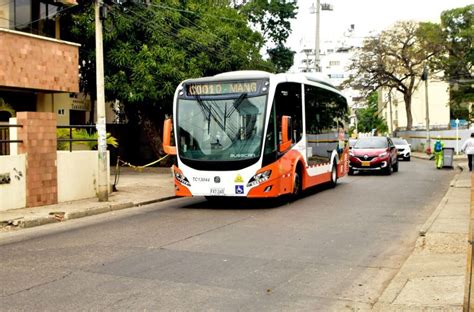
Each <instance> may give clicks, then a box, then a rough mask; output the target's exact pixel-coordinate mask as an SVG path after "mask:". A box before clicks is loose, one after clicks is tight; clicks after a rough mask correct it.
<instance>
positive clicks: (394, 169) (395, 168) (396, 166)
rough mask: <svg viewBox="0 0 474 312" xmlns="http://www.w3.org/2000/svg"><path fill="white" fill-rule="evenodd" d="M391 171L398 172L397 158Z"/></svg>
mask: <svg viewBox="0 0 474 312" xmlns="http://www.w3.org/2000/svg"><path fill="white" fill-rule="evenodd" d="M393 172H398V160H397V162H396V163H395V164H394V165H393Z"/></svg>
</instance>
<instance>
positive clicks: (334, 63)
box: [329, 61, 341, 66]
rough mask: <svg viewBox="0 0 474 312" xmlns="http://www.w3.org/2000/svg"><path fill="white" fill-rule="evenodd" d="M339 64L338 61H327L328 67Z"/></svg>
mask: <svg viewBox="0 0 474 312" xmlns="http://www.w3.org/2000/svg"><path fill="white" fill-rule="evenodd" d="M340 64H341V62H340V61H329V66H339V65H340Z"/></svg>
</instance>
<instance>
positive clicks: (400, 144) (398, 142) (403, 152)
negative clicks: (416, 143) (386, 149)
mask: <svg viewBox="0 0 474 312" xmlns="http://www.w3.org/2000/svg"><path fill="white" fill-rule="evenodd" d="M392 141H393V144H395V147H396V148H397V153H398V158H403V159H404V160H407V161H410V156H411V144H408V142H407V141H406V140H405V139H401V138H392Z"/></svg>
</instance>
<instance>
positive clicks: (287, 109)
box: [274, 83, 303, 143]
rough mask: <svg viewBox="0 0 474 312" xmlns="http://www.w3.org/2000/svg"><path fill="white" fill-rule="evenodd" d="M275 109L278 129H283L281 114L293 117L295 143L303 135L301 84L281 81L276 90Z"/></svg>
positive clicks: (292, 135)
mask: <svg viewBox="0 0 474 312" xmlns="http://www.w3.org/2000/svg"><path fill="white" fill-rule="evenodd" d="M274 103H275V109H276V120H277V124H278V129H279V130H280V129H281V116H284V115H285V116H290V117H291V129H293V133H292V134H291V138H292V140H293V143H296V142H298V141H299V140H301V138H302V136H303V108H302V106H301V105H302V101H301V84H299V83H281V84H279V85H278V86H277V88H276V91H275V100H274Z"/></svg>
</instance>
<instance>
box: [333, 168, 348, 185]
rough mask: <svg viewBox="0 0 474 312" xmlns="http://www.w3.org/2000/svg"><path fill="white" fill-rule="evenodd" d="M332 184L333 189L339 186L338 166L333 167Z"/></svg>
mask: <svg viewBox="0 0 474 312" xmlns="http://www.w3.org/2000/svg"><path fill="white" fill-rule="evenodd" d="M349 171H350V170H349ZM330 183H331V186H332V187H336V184H337V165H336V164H334V165H333V166H332V170H331V182H330Z"/></svg>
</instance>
